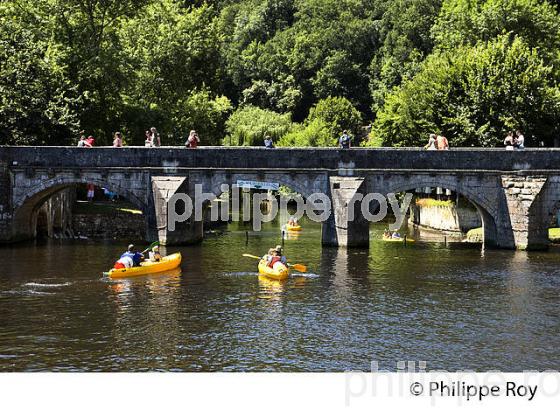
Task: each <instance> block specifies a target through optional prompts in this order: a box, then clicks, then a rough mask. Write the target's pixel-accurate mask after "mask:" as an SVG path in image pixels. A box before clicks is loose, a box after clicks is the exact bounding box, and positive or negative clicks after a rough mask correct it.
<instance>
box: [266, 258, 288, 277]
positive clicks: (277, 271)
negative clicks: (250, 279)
mask: <svg viewBox="0 0 560 410" xmlns="http://www.w3.org/2000/svg"><path fill="white" fill-rule="evenodd" d="M259 275H262V276H266V277H267V278H269V279H276V280H284V279H288V276H289V275H290V268H288V267H287V266H285V265H283V264H281V263H275V264H274V268H271V267H269V266H268V265H267V264H266V261H265V260H264V259H261V261H260V262H259Z"/></svg>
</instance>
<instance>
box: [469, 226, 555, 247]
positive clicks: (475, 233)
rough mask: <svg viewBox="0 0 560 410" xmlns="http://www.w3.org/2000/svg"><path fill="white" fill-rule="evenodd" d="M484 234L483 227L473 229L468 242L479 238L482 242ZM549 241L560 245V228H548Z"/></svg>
mask: <svg viewBox="0 0 560 410" xmlns="http://www.w3.org/2000/svg"><path fill="white" fill-rule="evenodd" d="M483 235H484V233H483V231H482V227H480V228H475V229H471V230H470V231H468V232H467V240H468V241H469V242H471V241H473V242H475V241H476V240H477V239H478V238H480V239H479V240H480V241H482V238H483V237H484V236H483ZM548 239H549V240H550V241H551V242H555V243H560V228H548Z"/></svg>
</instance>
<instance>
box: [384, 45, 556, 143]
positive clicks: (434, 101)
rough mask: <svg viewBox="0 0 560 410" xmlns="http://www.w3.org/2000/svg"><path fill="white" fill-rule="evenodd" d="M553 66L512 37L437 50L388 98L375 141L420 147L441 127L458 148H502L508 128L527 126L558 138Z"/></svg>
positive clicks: (548, 137) (542, 135)
mask: <svg viewBox="0 0 560 410" xmlns="http://www.w3.org/2000/svg"><path fill="white" fill-rule="evenodd" d="M552 72H553V70H552V67H551V66H550V65H547V64H545V62H544V61H543V59H542V58H541V57H539V55H538V52H537V50H535V49H533V48H531V47H529V46H528V44H527V43H526V42H525V41H524V40H523V39H521V38H515V39H513V40H512V39H511V37H510V36H509V35H503V36H499V37H497V38H496V39H494V40H492V41H489V42H488V43H479V44H478V45H476V46H474V47H473V46H462V47H460V48H458V49H454V50H450V51H444V52H439V53H437V54H434V55H431V56H430V57H429V58H428V59H427V60H426V62H425V64H424V65H423V67H422V70H421V71H420V72H419V73H418V74H417V75H416V76H415V77H414V78H413V79H411V80H409V81H407V82H405V83H404V84H403V85H402V87H401V88H400V89H399V90H397V91H395V92H394V93H392V94H390V95H389V96H388V98H387V101H386V103H385V106H384V108H383V110H382V111H381V112H380V113H379V114H378V117H377V119H376V121H375V123H374V127H373V136H374V139H375V138H382V139H383V143H384V145H388V146H391V145H393V146H395V145H396V146H411V145H413V146H414V145H416V146H419V145H424V143H425V141H424V140H425V139H426V135H427V134H428V133H430V132H438V133H443V134H445V135H446V136H447V137H448V138H449V140H450V143H451V144H452V145H456V146H465V145H467V146H469V145H473V146H495V145H500V144H501V141H502V140H503V136H504V134H505V133H506V132H507V131H508V130H511V129H515V128H522V129H523V130H525V133H526V135H531V134H534V135H535V136H536V138H538V139H539V140H543V141H545V142H547V143H551V141H552V138H553V137H554V136H555V133H557V132H558V124H559V120H560V92H559V90H558V88H557V87H556V79H555V78H554V76H553V75H552Z"/></svg>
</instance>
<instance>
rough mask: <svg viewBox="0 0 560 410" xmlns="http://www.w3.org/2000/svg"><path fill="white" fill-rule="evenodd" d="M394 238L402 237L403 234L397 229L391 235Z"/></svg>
mask: <svg viewBox="0 0 560 410" xmlns="http://www.w3.org/2000/svg"><path fill="white" fill-rule="evenodd" d="M391 237H392V238H393V239H400V238H401V234H400V233H399V232H398V231H396V230H395V232H393V235H392V236H391Z"/></svg>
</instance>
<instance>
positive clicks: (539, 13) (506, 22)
mask: <svg viewBox="0 0 560 410" xmlns="http://www.w3.org/2000/svg"><path fill="white" fill-rule="evenodd" d="M432 33H433V37H434V38H435V41H436V44H437V46H438V47H440V48H444V49H452V48H455V47H458V46H461V45H465V44H470V45H475V44H476V43H477V42H479V41H484V42H487V41H490V40H492V39H493V38H495V37H497V36H499V35H501V34H504V33H511V34H513V35H515V36H518V37H523V38H524V39H525V41H526V42H527V44H528V45H529V46H530V47H532V48H536V47H539V48H540V49H541V50H540V51H541V53H542V54H541V55H542V56H543V57H544V56H546V57H548V58H547V59H546V60H547V62H550V61H551V58H552V59H554V58H557V57H558V50H559V49H560V17H559V15H558V8H557V6H554V5H553V4H551V2H549V1H546V0H445V1H444V2H443V5H442V8H441V12H440V15H439V16H438V19H437V21H436V24H435V25H434V27H433V28H432Z"/></svg>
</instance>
